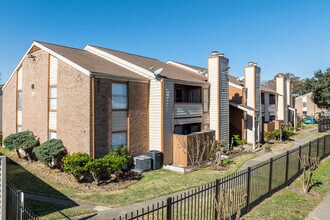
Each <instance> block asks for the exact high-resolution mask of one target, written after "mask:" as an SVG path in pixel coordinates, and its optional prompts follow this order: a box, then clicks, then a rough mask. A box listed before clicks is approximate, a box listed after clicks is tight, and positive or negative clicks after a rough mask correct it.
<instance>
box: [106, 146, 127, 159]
mask: <svg viewBox="0 0 330 220" xmlns="http://www.w3.org/2000/svg"><path fill="white" fill-rule="evenodd" d="M110 154H114V155H118V156H123V157H125V158H126V159H127V160H130V159H131V154H130V152H129V149H128V146H115V147H113V151H112V152H111V153H110Z"/></svg>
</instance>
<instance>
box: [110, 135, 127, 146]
mask: <svg viewBox="0 0 330 220" xmlns="http://www.w3.org/2000/svg"><path fill="white" fill-rule="evenodd" d="M124 145H127V133H126V132H119V133H112V146H113V147H114V146H124Z"/></svg>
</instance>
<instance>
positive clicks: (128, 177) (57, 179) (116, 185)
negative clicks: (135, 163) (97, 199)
mask: <svg viewBox="0 0 330 220" xmlns="http://www.w3.org/2000/svg"><path fill="white" fill-rule="evenodd" d="M7 157H9V158H10V159H11V160H13V161H14V162H16V163H17V164H19V165H21V166H22V167H23V168H25V169H27V170H28V171H29V172H31V173H33V174H34V175H36V176H38V177H40V178H42V179H43V180H46V181H50V182H52V183H55V184H56V185H57V186H60V187H66V188H67V187H69V188H72V189H75V190H78V191H79V192H87V191H88V192H91V191H93V192H100V191H104V190H107V191H114V190H121V189H125V188H127V187H129V186H131V185H133V184H135V183H136V182H137V181H138V180H139V179H140V178H141V176H140V175H138V174H136V173H135V172H132V171H128V172H126V173H122V174H120V175H119V176H118V178H117V179H116V180H113V178H112V180H107V181H105V182H103V183H102V184H99V185H96V183H95V182H91V183H90V182H83V183H78V182H77V181H76V179H75V178H74V177H73V176H72V175H70V174H68V173H65V172H61V171H60V170H58V169H51V168H49V167H48V166H46V165H44V164H43V163H41V162H39V161H34V162H31V161H27V160H25V159H19V158H18V157H17V155H16V153H14V152H13V153H11V154H10V155H7Z"/></svg>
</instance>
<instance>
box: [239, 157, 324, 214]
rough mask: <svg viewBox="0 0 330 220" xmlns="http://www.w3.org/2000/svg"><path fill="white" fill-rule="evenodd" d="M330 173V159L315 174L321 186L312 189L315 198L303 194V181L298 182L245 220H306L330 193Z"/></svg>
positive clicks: (262, 205) (257, 208)
mask: <svg viewBox="0 0 330 220" xmlns="http://www.w3.org/2000/svg"><path fill="white" fill-rule="evenodd" d="M329 172H330V158H328V159H325V160H324V161H322V162H321V165H320V167H319V168H318V169H317V170H316V171H315V172H314V181H317V182H320V183H321V184H320V185H317V186H315V187H313V188H312V191H313V192H314V193H313V196H311V195H304V194H302V193H301V191H302V189H301V181H300V180H298V181H296V182H295V183H293V184H292V185H291V186H290V187H289V188H286V189H283V190H281V191H280V192H278V193H275V194H274V195H273V196H272V197H270V198H268V199H266V200H265V201H264V202H263V203H261V204H260V205H259V206H257V207H256V208H254V209H253V210H252V211H251V212H250V213H248V214H247V215H246V216H245V219H247V220H255V219H256V220H257V219H260V220H261V219H269V220H271V219H274V220H275V219H276V220H277V219H305V218H306V217H307V215H308V214H309V213H310V212H311V211H312V210H314V208H315V207H316V206H317V205H318V204H319V203H320V202H321V201H322V199H323V198H324V197H325V196H326V195H327V194H328V193H329V192H330V175H329ZM314 194H315V195H314Z"/></svg>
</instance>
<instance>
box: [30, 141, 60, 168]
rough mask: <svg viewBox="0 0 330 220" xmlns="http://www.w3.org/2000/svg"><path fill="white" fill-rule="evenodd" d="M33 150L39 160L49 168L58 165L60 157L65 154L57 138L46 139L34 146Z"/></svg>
mask: <svg viewBox="0 0 330 220" xmlns="http://www.w3.org/2000/svg"><path fill="white" fill-rule="evenodd" d="M33 152H34V153H35V155H36V156H37V158H38V159H39V160H40V161H41V162H43V163H45V164H46V165H47V166H49V167H51V168H54V167H56V166H58V165H59V164H60V160H61V157H63V156H64V155H65V154H66V150H65V148H64V146H63V143H62V141H61V140H59V139H51V140H49V141H46V142H44V143H43V144H42V145H41V146H39V147H36V148H34V149H33ZM59 168H60V167H59Z"/></svg>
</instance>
